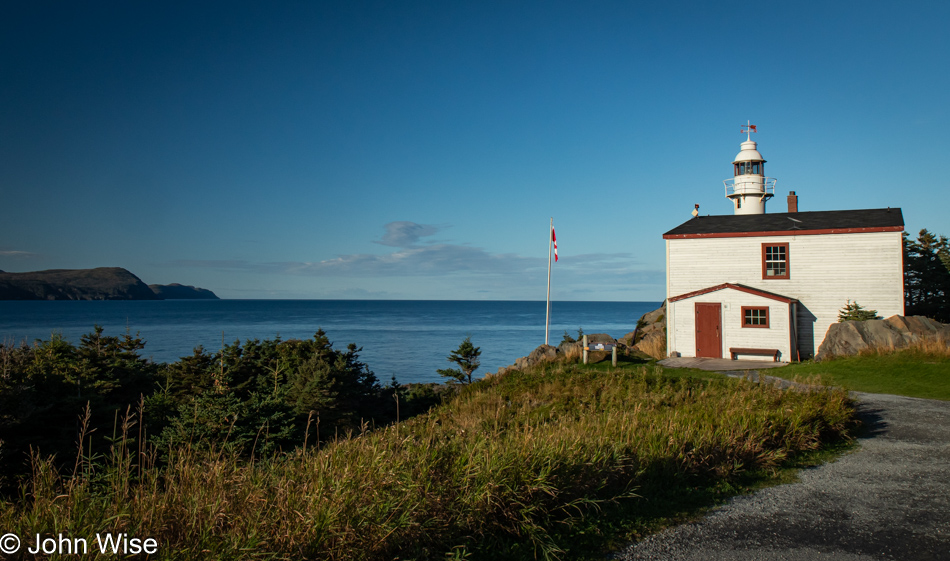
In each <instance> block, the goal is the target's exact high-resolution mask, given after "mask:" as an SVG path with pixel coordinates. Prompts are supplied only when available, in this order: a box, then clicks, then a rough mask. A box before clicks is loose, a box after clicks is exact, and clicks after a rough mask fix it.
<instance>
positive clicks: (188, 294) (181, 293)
mask: <svg viewBox="0 0 950 561" xmlns="http://www.w3.org/2000/svg"><path fill="white" fill-rule="evenodd" d="M148 287H149V288H151V289H152V292H154V293H155V294H156V295H157V296H158V297H159V298H160V299H162V300H219V298H218V296H217V295H216V294H215V293H214V292H211V291H210V290H208V289H207V288H198V287H196V286H185V285H183V284H178V283H177V282H173V283H171V284H150V285H148Z"/></svg>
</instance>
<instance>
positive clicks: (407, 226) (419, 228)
mask: <svg viewBox="0 0 950 561" xmlns="http://www.w3.org/2000/svg"><path fill="white" fill-rule="evenodd" d="M383 227H384V228H385V229H386V233H385V234H383V238H382V239H381V240H379V241H377V242H376V243H378V244H380V245H388V246H390V247H403V248H410V247H415V245H416V243H417V242H418V241H419V238H427V237H429V236H434V235H435V234H436V233H437V232H438V231H439V230H441V229H442V228H441V227H439V226H433V225H431V224H416V223H415V222H409V221H406V220H402V221H399V222H390V223H389V224H386V225H385V226H383Z"/></svg>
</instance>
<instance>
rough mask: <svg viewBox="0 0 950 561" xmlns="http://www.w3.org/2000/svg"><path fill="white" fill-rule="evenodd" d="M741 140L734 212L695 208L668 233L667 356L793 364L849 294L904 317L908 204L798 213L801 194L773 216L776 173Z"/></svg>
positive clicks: (731, 194) (731, 191) (729, 192)
mask: <svg viewBox="0 0 950 561" xmlns="http://www.w3.org/2000/svg"><path fill="white" fill-rule="evenodd" d="M750 129H751V132H754V131H755V129H754V127H750ZM741 147H742V149H741V151H740V152H739V155H738V156H736V159H735V161H734V162H733V166H734V177H733V178H732V179H728V180H726V181H725V182H724V183H725V184H726V197H727V198H728V199H729V201H730V202H731V204H732V206H733V210H734V214H732V215H726V216H699V215H698V212H697V210H694V211H693V215H694V217H693V219H692V220H689V221H687V222H685V223H683V224H681V225H679V226H677V227H676V228H673V229H672V230H670V231H669V232H667V233H665V234H663V239H664V240H666V295H667V352H668V354H669V355H670V356H683V357H713V358H730V357H731V358H735V359H739V360H743V359H758V360H761V359H762V358H763V357H764V356H765V357H769V358H774V359H775V360H779V361H794V360H800V359H805V358H810V357H812V356H814V354H815V352H816V351H817V349H818V347H819V345H820V344H821V341H822V339H823V338H824V336H825V333H826V332H827V330H828V326H830V325H831V324H832V323H834V322H836V321H838V312H839V310H841V308H843V307H844V306H845V305H846V304H847V302H848V301H849V300H850V301H852V302H857V303H859V304H861V305H862V306H864V307H865V308H868V309H873V310H877V311H878V313H879V314H880V315H882V316H883V317H888V316H891V315H894V314H901V315H903V313H904V274H903V242H902V238H901V233H902V232H903V230H904V220H903V216H902V215H901V211H900V209H899V208H882V209H868V210H833V211H817V212H798V197H797V195H796V194H795V192H794V191H792V192H790V194H789V195H788V212H782V213H773V214H768V213H766V211H765V206H766V202H767V201H768V200H769V199H770V198H771V197H772V196H773V195H774V187H775V180H774V179H772V178H770V177H766V175H765V160H764V159H763V158H762V155H761V154H759V152H758V150H757V149H756V143H755V142H753V141H752V140H751V138H750V137H749V138H747V140H746V141H745V142H743V143H742V144H741ZM697 209H698V205H697Z"/></svg>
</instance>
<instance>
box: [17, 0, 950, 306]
mask: <svg viewBox="0 0 950 561" xmlns="http://www.w3.org/2000/svg"><path fill="white" fill-rule="evenodd" d="M948 24H950V4H948V3H946V2H932V3H926V2H917V3H913V4H912V5H909V6H901V7H898V6H897V5H896V4H893V3H884V2H830V3H817V2H815V3H808V2H796V3H768V2H763V3H759V4H750V3H748V2H716V3H707V2H667V3H655V2H649V3H648V2H596V1H595V2H572V3H568V2H487V1H482V2H435V1H433V2H417V1H404V2H402V1H401V2H366V1H360V0H356V1H353V2H282V3H263V2H262V3H258V4H254V3H244V2H221V3H201V2H189V3H183V2H182V3H179V2H160V3H159V2H152V3H144V2H112V3H109V2H101V3H100V2H97V3H94V4H93V5H82V3H73V2H70V3H67V2H50V3H34V2H23V3H18V4H14V5H10V6H6V7H5V8H4V13H3V17H2V18H0V76H2V78H0V269H2V270H5V271H14V272H15V271H29V270H39V269H49V268H88V267H101V266H121V267H125V268H127V269H129V270H131V271H132V272H134V273H135V274H137V275H138V276H139V277H141V278H142V279H143V280H144V281H145V282H148V283H171V282H181V283H184V284H192V285H198V286H202V287H206V288H209V289H211V290H214V291H215V292H216V293H217V294H218V295H220V296H222V297H227V298H399V299H406V298H408V299H500V300H505V299H513V300H543V299H544V291H545V274H546V263H547V261H546V259H547V246H546V241H547V240H546V234H547V228H548V221H549V218H550V217H552V216H553V217H554V223H555V228H556V231H557V237H558V247H559V252H560V256H561V259H560V261H559V262H558V263H557V264H556V265H555V266H554V271H553V280H552V285H553V286H552V296H553V298H554V299H556V300H655V301H659V300H661V299H662V298H663V297H664V286H663V279H664V259H663V254H664V245H663V240H662V237H661V236H662V234H663V232H665V231H667V230H669V229H672V228H673V227H675V226H677V225H678V224H680V223H682V222H683V221H685V220H687V219H688V218H689V217H690V215H689V213H690V211H691V210H692V208H693V204H694V203H698V204H700V205H701V207H700V210H701V212H702V213H704V214H729V213H731V207H730V205H729V203H728V201H727V200H726V199H725V198H724V196H723V194H724V193H723V185H722V180H723V179H726V178H728V177H729V176H731V170H732V166H731V161H732V158H733V157H734V156H735V154H736V153H737V152H738V150H739V143H740V142H741V141H742V140H744V136H743V135H740V134H739V128H740V125H741V124H743V123H745V122H746V120H751V121H752V123H754V124H756V125H757V126H758V129H759V132H758V134H756V135H755V136H754V138H753V139H754V140H756V141H758V142H759V149H760V151H761V152H762V154H763V155H764V156H765V158H766V159H767V160H768V162H769V163H768V164H767V168H766V169H767V171H768V174H769V175H770V176H773V177H776V178H778V183H777V186H776V192H777V193H779V196H777V197H776V198H775V199H774V200H773V202H772V203H770V210H772V211H773V212H781V211H783V210H784V195H785V194H787V192H788V191H789V190H795V191H796V192H797V193H798V195H799V197H800V202H799V205H800V210H803V211H805V210H833V209H851V208H880V207H886V206H891V207H901V208H902V209H903V211H904V217H905V222H906V228H907V230H908V231H909V232H912V233H916V232H917V231H918V230H920V229H921V228H929V229H930V230H931V231H934V232H937V233H941V234H950V224H948V221H947V219H946V213H947V208H948V206H950V189H948V179H947V174H946V172H945V170H944V166H943V165H942V164H944V162H946V159H947V154H948V153H950V135H948V130H950V110H948V103H947V95H948V93H947V92H948V91H950V64H948V62H947V61H948V60H950V34H948V33H946V29H947V26H948Z"/></svg>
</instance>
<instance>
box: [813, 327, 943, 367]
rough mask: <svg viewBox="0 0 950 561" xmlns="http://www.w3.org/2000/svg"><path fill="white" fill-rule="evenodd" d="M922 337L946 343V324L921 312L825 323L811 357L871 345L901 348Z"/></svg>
mask: <svg viewBox="0 0 950 561" xmlns="http://www.w3.org/2000/svg"><path fill="white" fill-rule="evenodd" d="M925 339H936V340H938V341H943V342H946V343H948V344H950V325H946V324H943V323H940V322H937V321H934V320H932V319H929V318H926V317H923V316H910V317H904V316H891V317H889V318H887V319H872V320H867V321H843V322H839V323H833V324H831V326H830V327H828V332H827V333H825V338H824V340H822V342H821V346H819V347H818V353H817V355H816V356H815V360H816V361H821V360H823V359H827V358H831V357H834V356H848V355H855V354H858V353H860V352H861V351H864V350H871V349H901V348H904V347H907V346H909V345H911V344H913V343H916V342H918V341H922V340H925Z"/></svg>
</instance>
